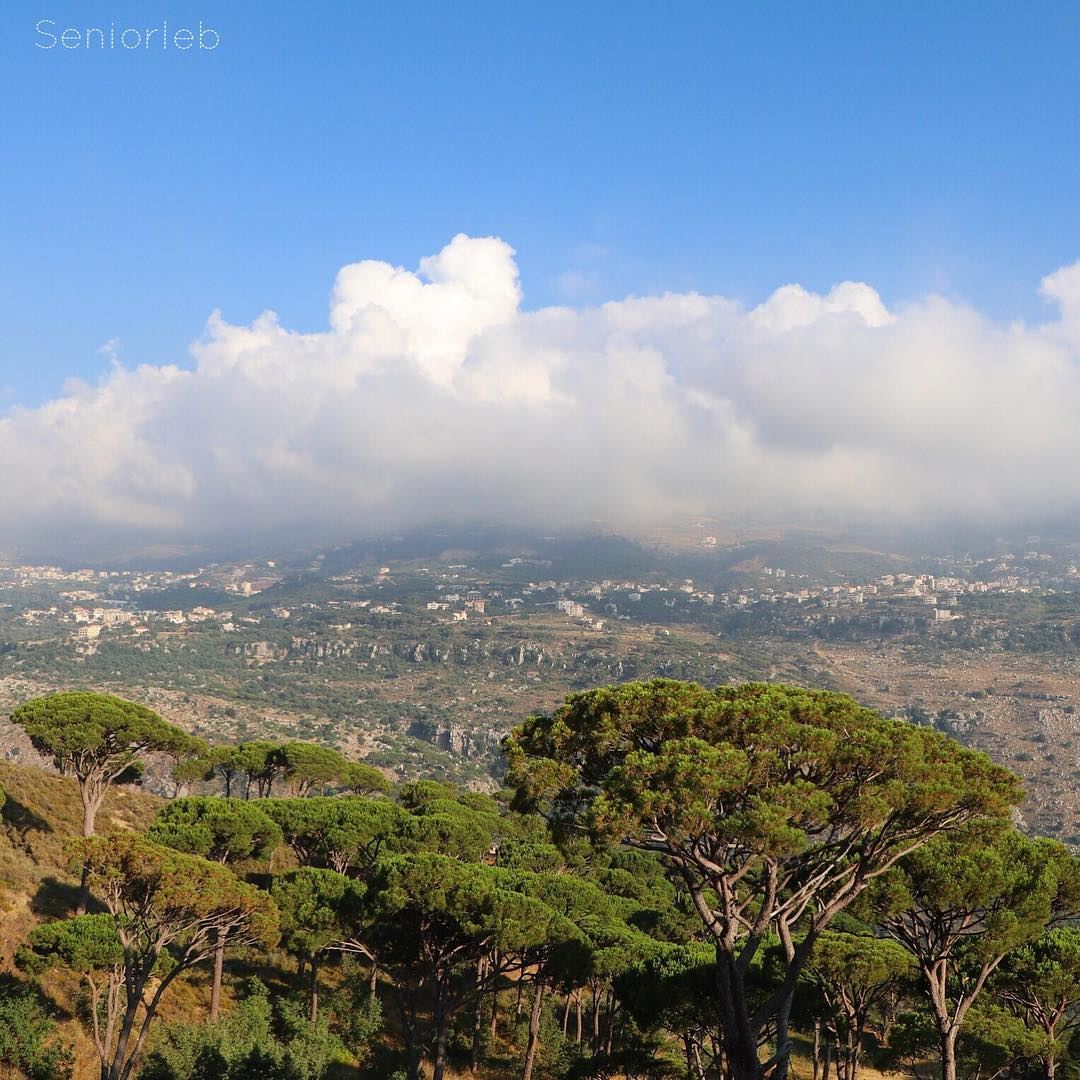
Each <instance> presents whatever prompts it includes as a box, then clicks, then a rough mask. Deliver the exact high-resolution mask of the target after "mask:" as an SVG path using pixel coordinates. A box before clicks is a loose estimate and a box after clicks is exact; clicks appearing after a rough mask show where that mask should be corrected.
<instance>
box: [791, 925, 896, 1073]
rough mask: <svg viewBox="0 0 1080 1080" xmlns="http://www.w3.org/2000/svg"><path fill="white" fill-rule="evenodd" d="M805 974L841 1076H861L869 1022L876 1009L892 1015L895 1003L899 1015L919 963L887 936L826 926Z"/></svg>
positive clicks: (837, 1071) (837, 1070)
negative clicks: (905, 990)
mask: <svg viewBox="0 0 1080 1080" xmlns="http://www.w3.org/2000/svg"><path fill="white" fill-rule="evenodd" d="M805 974H806V978H807V979H808V981H809V982H810V983H811V985H813V986H814V987H815V988H816V990H817V992H818V994H819V995H820V1003H821V1005H823V1006H824V1010H823V1011H824V1020H825V1026H826V1030H827V1032H828V1034H829V1036H830V1038H831V1040H832V1043H833V1046H835V1048H836V1054H837V1061H836V1074H837V1078H838V1080H858V1077H859V1074H860V1071H861V1069H862V1053H863V1042H864V1039H865V1036H866V1032H867V1028H868V1025H869V1024H870V1023H871V1020H872V1017H873V1015H874V1013H875V1011H877V1010H882V1011H884V1012H886V1013H888V1012H889V1011H890V1009H889V1006H890V1005H891V1006H892V1011H893V1013H895V1005H896V1002H897V1001H898V999H899V997H900V994H901V992H902V990H903V988H904V987H905V986H907V985H909V984H910V981H911V979H912V977H913V976H914V974H915V962H914V960H913V958H912V957H911V956H910V955H909V953H908V952H907V951H906V950H905V949H903V948H902V947H901V946H899V945H897V944H896V943H895V942H893V941H889V940H888V939H887V938H875V937H871V936H869V935H867V934H845V933H839V932H837V931H834V930H826V931H825V933H823V934H822V935H821V937H820V938H819V939H818V943H817V946H816V947H815V949H814V952H813V955H812V956H811V958H810V961H809V963H808V964H807V966H806V973H805ZM815 1031H817V1028H816V1027H815ZM879 1034H880V1032H879ZM816 1045H817V1044H816V1042H815V1048H816ZM816 1065H817V1062H816V1059H815V1068H816Z"/></svg>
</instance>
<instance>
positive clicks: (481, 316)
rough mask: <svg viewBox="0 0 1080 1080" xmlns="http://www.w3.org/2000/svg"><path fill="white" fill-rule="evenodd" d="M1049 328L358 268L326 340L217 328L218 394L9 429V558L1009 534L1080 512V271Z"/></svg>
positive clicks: (475, 274) (153, 376)
mask: <svg viewBox="0 0 1080 1080" xmlns="http://www.w3.org/2000/svg"><path fill="white" fill-rule="evenodd" d="M1041 288H1042V293H1043V295H1044V297H1045V298H1046V300H1047V301H1048V319H1047V321H1046V322H1045V323H1043V324H1040V325H1035V326H1029V325H1021V324H1016V325H1001V324H999V323H996V322H994V321H993V320H991V319H989V318H988V317H986V316H985V315H983V314H980V312H978V311H977V310H974V309H972V308H970V307H966V306H963V305H960V304H957V303H954V302H950V301H948V300H945V299H942V298H940V297H934V296H931V297H927V298H925V299H921V300H918V301H916V302H912V303H909V304H906V305H905V306H903V307H902V308H900V309H898V310H894V311H890V310H888V309H887V308H886V306H885V304H884V303H883V302H882V300H881V298H880V297H879V295H878V294H877V293H876V292H875V291H874V289H873V288H871V287H870V286H869V285H866V284H859V283H855V282H844V283H842V284H840V285H837V286H836V287H835V288H833V289H832V290H831V291H830V292H829V293H828V294H825V295H819V294H815V293H812V292H809V291H807V290H805V289H803V288H801V287H800V286H798V285H785V286H784V287H782V288H779V289H777V290H776V292H774V293H773V294H772V295H771V296H770V297H769V298H768V299H767V300H765V301H764V302H763V303H761V304H760V305H758V306H756V307H746V306H743V305H741V304H739V303H737V302H735V301H733V300H730V299H725V298H724V297H722V296H704V295H699V294H697V293H684V294H672V293H669V294H665V295H663V296H652V297H640V298H630V299H625V300H619V301H612V302H610V303H605V304H602V305H600V306H598V307H593V308H589V309H586V310H572V309H570V308H565V307H549V308H544V309H541V310H536V311H526V310H523V308H522V293H521V288H520V284H519V280H518V272H517V266H516V263H515V260H514V251H513V249H512V248H511V247H510V246H509V245H508V244H506V243H504V242H503V241H502V240H499V239H495V238H470V237H467V236H464V235H459V236H456V237H455V238H454V239H453V240H452V241H451V242H450V243H449V244H448V245H447V246H446V247H444V248H443V250H442V251H440V252H439V253H438V254H437V255H434V256H431V257H429V258H425V259H422V260H421V262H420V265H419V267H418V269H417V270H416V271H415V272H414V271H410V270H406V269H402V268H400V267H393V266H390V265H388V264H387V263H384V262H377V261H364V262H359V263H355V264H353V265H350V266H346V267H345V268H344V269H342V270H341V271H340V273H339V274H338V276H337V280H336V283H335V285H334V290H333V295H332V299H331V306H330V319H329V328H328V329H327V330H325V331H323V332H320V333H310V334H305V333H297V332H295V331H292V330H289V329H288V328H287V327H284V326H282V325H280V323H279V321H278V319H277V317H276V316H275V315H274V314H273V313H272V312H266V313H265V314H263V315H262V316H260V317H259V318H258V319H256V320H255V321H254V322H253V323H252V324H251V325H250V326H235V325H232V324H230V323H228V322H226V321H225V320H224V319H223V318H222V317H221V316H220V315H219V314H214V315H213V316H211V318H210V320H209V323H208V325H207V327H206V333H205V335H204V337H203V339H202V340H200V341H199V342H198V343H197V344H195V345H194V346H193V347H192V355H193V360H194V364H193V366H192V367H190V368H181V367H179V366H148V365H147V366H140V367H136V368H133V369H128V368H125V367H122V366H118V365H115V366H114V367H113V369H112V371H111V373H110V374H109V375H107V376H106V377H105V378H104V379H103V380H102V381H101V382H100V383H99V384H97V385H93V386H91V385H83V384H78V385H72V386H71V387H69V388H68V389H67V390H66V391H65V394H64V396H62V397H60V398H58V399H56V400H54V401H51V402H49V403H47V404H45V405H43V406H41V407H38V408H32V409H28V408H15V409H13V410H12V411H10V412H9V413H8V414H7V415H6V416H5V417H4V418H3V419H0V460H2V461H3V462H4V470H3V472H4V482H3V487H2V490H0V545H3V546H5V547H7V548H9V549H17V548H21V549H23V550H27V549H28V548H31V547H33V546H35V545H37V546H39V547H40V546H41V545H45V546H50V545H51V548H52V550H57V549H61V548H65V547H67V548H69V549H71V548H75V549H77V548H78V546H79V545H80V544H83V543H90V542H91V541H92V542H93V543H95V544H97V543H103V542H112V543H114V544H116V545H118V546H120V547H123V546H130V543H131V541H132V539H133V538H138V539H139V541H141V542H146V541H149V540H156V541H162V542H193V541H210V540H213V539H214V538H215V537H220V536H225V535H229V536H233V537H236V536H240V535H251V536H253V537H254V536H258V535H266V534H269V533H274V532H278V533H287V534H289V535H294V536H297V537H300V536H306V537H309V538H311V539H320V540H322V539H345V538H348V537H350V536H355V535H359V534H370V533H372V532H378V531H381V530H385V529H397V528H404V527H410V526H417V525H423V524H424V523H426V522H432V521H478V520H483V521H489V522H492V523H508V524H532V523H535V524H537V525H541V526H543V527H545V528H554V527H559V526H573V525H578V524H583V523H586V522H588V521H590V520H593V519H597V518H599V519H604V520H606V521H608V522H610V523H611V524H613V525H615V526H626V525H643V524H648V523H654V522H659V521H662V520H665V519H668V518H670V517H671V516H672V515H675V514H685V513H689V514H709V515H714V516H718V517H720V518H722V519H725V520H729V521H740V520H747V519H752V520H754V521H757V522H766V521H778V522H787V523H796V522H800V521H804V522H815V523H831V524H839V525H844V524H851V523H858V524H860V525H868V524H873V525H877V526H882V527H910V526H922V525H948V524H952V523H969V524H970V523H977V524H980V525H985V526H988V527H992V528H1000V527H1004V526H1007V525H1008V524H1009V523H1011V522H1018V521H1031V520H1035V519H1039V518H1055V519H1063V518H1065V517H1068V516H1070V515H1074V514H1075V513H1076V511H1077V510H1078V509H1080V422H1078V417H1080V366H1078V357H1080V263H1077V264H1076V265H1073V266H1069V267H1066V268H1063V269H1061V270H1058V271H1057V272H1056V273H1053V274H1051V275H1050V276H1048V277H1047V278H1045V279H1044V280H1043V282H1042V286H1041Z"/></svg>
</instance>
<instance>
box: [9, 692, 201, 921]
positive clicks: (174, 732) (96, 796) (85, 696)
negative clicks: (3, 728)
mask: <svg viewBox="0 0 1080 1080" xmlns="http://www.w3.org/2000/svg"><path fill="white" fill-rule="evenodd" d="M11 719H12V721H13V722H14V723H16V724H19V725H20V726H21V727H22V728H23V730H24V731H25V732H26V734H27V735H28V736H29V738H30V742H31V743H32V744H33V746H34V749H35V750H37V752H38V753H39V754H42V755H44V756H45V757H48V758H51V760H52V763H53V765H54V766H55V767H56V768H57V769H58V770H59V771H60V772H61V773H62V774H63V775H64V776H74V777H75V780H76V781H77V782H78V785H79V795H80V797H81V799H82V807H83V825H82V834H83V836H93V835H94V827H95V823H96V820H97V813H98V810H100V809H101V804H102V802H104V800H105V796H106V794H107V793H108V790H109V788H110V786H111V785H112V784H114V783H116V782H117V781H122V780H123V779H125V777H127V778H134V777H135V776H137V775H138V770H139V768H140V766H141V763H142V759H143V758H144V757H145V755H146V754H147V753H149V752H150V751H154V750H158V751H166V752H177V751H180V750H183V749H184V748H186V747H188V746H190V745H191V741H192V740H191V737H190V736H189V735H187V734H186V733H185V732H183V731H181V730H180V729H179V728H178V727H174V726H173V725H172V724H168V723H166V722H165V721H164V720H162V719H161V717H160V716H158V714H157V713H156V712H154V711H153V710H152V709H148V708H146V706H145V705H138V704H136V703H135V702H133V701H124V700H123V699H122V698H118V697H113V696H112V695H111V694H92V693H88V692H85V691H82V690H73V691H68V692H65V693H61V694H49V695H48V696H47V697H40V698H34V699H33V700H32V701H28V702H26V703H25V704H23V705H20V706H19V707H18V708H17V709H16V710H15V711H14V712H13V713H12V714H11ZM87 901H88V893H87V887H86V872H85V870H84V871H83V875H82V888H81V890H80V893H79V901H78V905H77V908H76V913H77V914H80V915H81V914H83V913H84V912H85V911H86V906H87Z"/></svg>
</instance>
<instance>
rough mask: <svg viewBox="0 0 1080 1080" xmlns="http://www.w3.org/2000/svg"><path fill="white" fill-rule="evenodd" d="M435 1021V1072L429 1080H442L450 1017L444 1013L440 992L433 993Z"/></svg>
mask: <svg viewBox="0 0 1080 1080" xmlns="http://www.w3.org/2000/svg"><path fill="white" fill-rule="evenodd" d="M432 1012H433V1014H434V1015H433V1016H432V1019H433V1020H434V1021H435V1070H434V1072H433V1073H432V1077H431V1080H443V1076H444V1075H445V1074H446V1037H447V1033H448V1029H449V1027H450V1017H449V1016H448V1015H447V1013H446V1003H445V1002H444V1001H443V995H442V991H441V990H438V989H436V991H435V1008H434V1009H433V1010H432Z"/></svg>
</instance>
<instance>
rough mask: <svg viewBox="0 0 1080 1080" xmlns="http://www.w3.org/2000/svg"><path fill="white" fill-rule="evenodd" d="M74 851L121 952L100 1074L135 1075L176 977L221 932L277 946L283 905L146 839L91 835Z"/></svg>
mask: <svg viewBox="0 0 1080 1080" xmlns="http://www.w3.org/2000/svg"><path fill="white" fill-rule="evenodd" d="M74 850H75V855H76V858H77V859H79V860H80V861H81V862H82V863H83V864H84V865H85V866H86V867H87V868H88V870H89V880H90V885H91V887H92V888H93V889H94V890H95V891H96V893H97V895H98V896H100V898H101V900H102V902H103V903H104V904H105V906H106V908H107V909H108V912H109V916H110V918H111V921H112V924H113V929H114V932H115V935H116V939H117V940H118V942H119V945H120V950H121V955H122V966H121V982H122V990H123V993H122V994H117V995H116V996H117V1003H116V1009H117V1015H116V1017H115V1022H114V1023H113V1024H112V1025H111V1027H109V1028H108V1034H109V1038H108V1039H106V1040H104V1041H103V1042H102V1044H101V1046H100V1047H99V1053H100V1055H101V1080H128V1078H129V1077H130V1076H131V1075H132V1071H133V1069H134V1067H135V1064H136V1062H137V1061H138V1059H139V1057H140V1055H141V1053H142V1050H143V1047H144V1045H145V1043H146V1037H147V1034H148V1032H149V1030H150V1026H151V1024H152V1023H153V1020H154V1018H155V1016H156V1015H157V1012H158V1009H159V1007H160V1005H161V1000H162V997H163V996H164V994H165V993H166V991H167V990H168V989H169V987H170V986H171V985H172V983H173V982H174V981H175V979H176V978H177V976H179V975H181V974H183V973H184V972H185V971H187V970H188V969H190V968H191V967H193V966H194V965H196V964H199V963H202V962H203V961H205V960H207V959H209V958H210V957H211V956H212V955H213V952H214V950H215V948H216V947H217V942H218V941H219V940H220V939H221V938H225V939H227V940H228V942H229V944H230V945H232V946H234V947H239V946H251V945H263V946H270V945H272V944H273V943H274V942H275V941H276V940H277V911H276V909H275V907H274V905H273V902H272V901H271V900H270V898H269V897H268V896H267V895H266V894H265V893H263V892H260V891H259V890H258V889H256V888H254V887H253V886H251V885H247V884H245V883H244V882H241V881H240V880H239V879H238V878H237V877H236V875H235V874H233V873H231V872H230V871H229V870H227V869H225V867H223V866H219V865H217V864H215V863H211V862H207V861H206V860H205V859H200V858H198V857H196V856H193V855H185V854H182V853H181V852H178V851H173V850H172V849H170V848H166V847H162V846H160V845H158V844H154V843H152V842H151V841H149V840H146V839H144V838H142V837H138V836H131V835H116V836H107V837H90V838H88V839H85V840H82V841H79V842H78V843H77V844H76V845H75V846H74ZM73 921H75V922H77V921H78V920H73ZM155 975H157V976H158V977H157V979H156V982H152V977H153V976H155ZM140 1012H141V1019H140Z"/></svg>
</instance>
